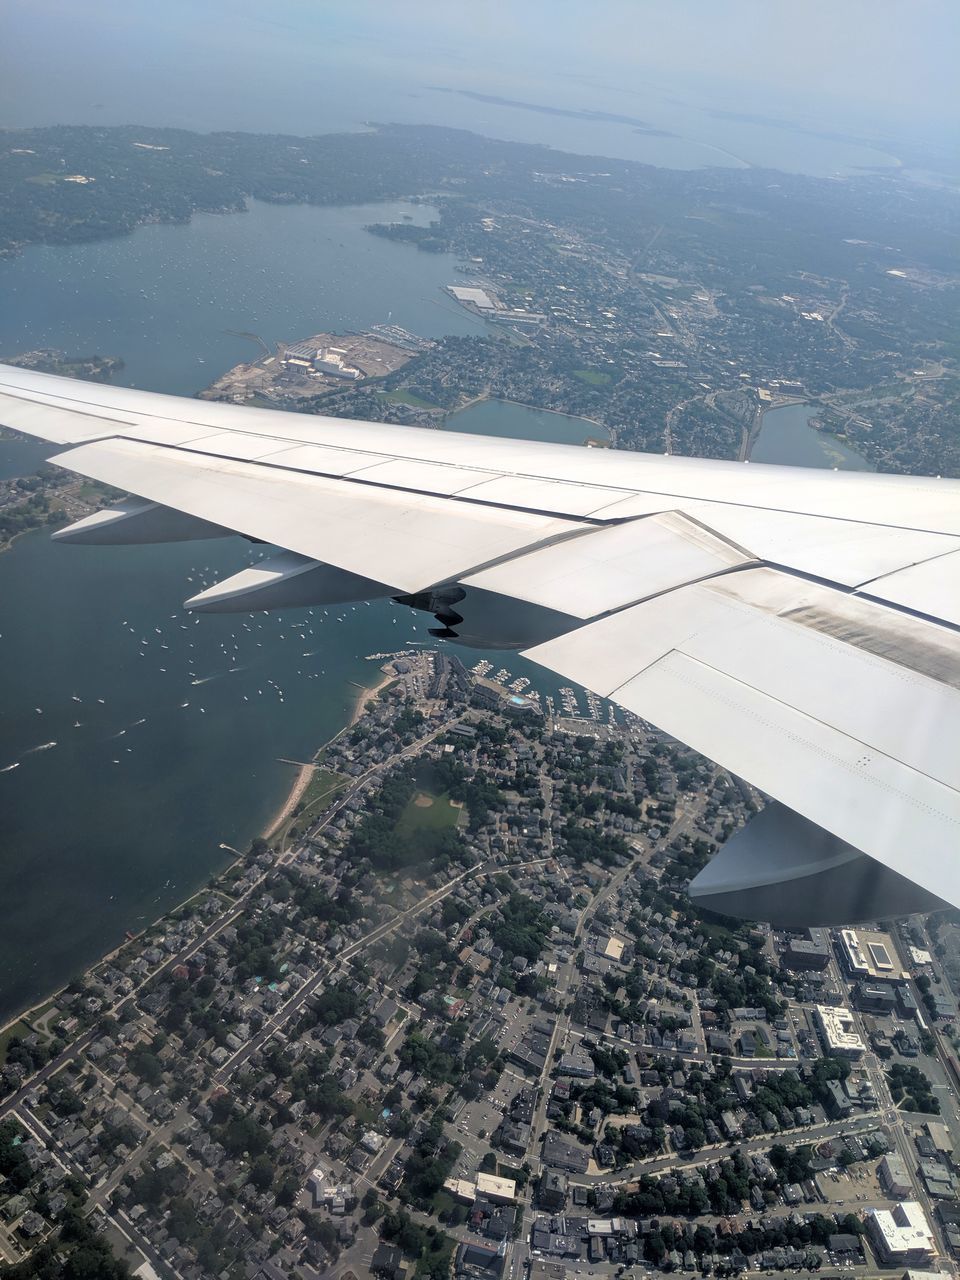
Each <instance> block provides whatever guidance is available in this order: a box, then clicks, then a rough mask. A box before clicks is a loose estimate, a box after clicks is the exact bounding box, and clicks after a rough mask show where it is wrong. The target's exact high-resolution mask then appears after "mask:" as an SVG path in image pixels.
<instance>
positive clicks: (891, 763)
mask: <svg viewBox="0 0 960 1280" xmlns="http://www.w3.org/2000/svg"><path fill="white" fill-rule="evenodd" d="M0 423H2V424H3V425H5V426H8V427H11V428H14V429H16V430H19V431H22V432H25V433H26V434H28V435H35V436H39V437H41V438H42V439H46V440H50V441H52V442H54V443H55V444H57V445H58V446H60V447H61V451H59V452H57V453H54V454H53V455H52V457H51V459H50V460H51V461H52V462H55V463H56V464H57V465H59V466H63V467H66V468H69V469H70V470H72V471H75V472H77V473H78V474H80V475H83V476H87V477H90V478H92V479H94V480H99V481H102V482H104V483H107V484H110V485H113V486H116V487H117V488H118V489H121V490H123V491H125V492H127V493H129V494H130V495H133V496H132V497H130V498H127V499H124V500H123V501H122V502H120V503H118V504H117V505H116V506H114V507H112V508H108V509H107V510H105V511H102V512H98V513H96V514H95V515H92V516H90V517H87V518H86V519H84V520H81V521H78V522H77V523H76V524H75V525H72V526H71V527H70V528H69V529H65V530H61V531H60V532H59V533H57V534H55V535H54V537H55V538H57V539H59V540H63V541H66V542H69V541H74V542H85V543H100V544H104V545H106V544H116V543H137V542H154V541H165V540H180V539H189V538H201V537H217V536H227V535H229V534H234V533H239V534H242V535H244V536H245V537H247V538H250V539H253V540H255V541H259V542H263V543H266V544H269V545H270V546H271V547H273V548H276V551H275V552H274V553H272V554H269V555H267V557H266V558H265V559H264V560H262V561H260V562H259V564H257V565H256V566H254V567H252V568H250V569H246V570H244V571H243V572H241V573H239V574H237V575H235V576H234V577H232V578H230V579H228V580H227V581H225V582H222V583H219V584H217V585H215V586H213V587H211V588H209V589H208V590H207V591H204V592H201V593H200V595H198V596H195V597H193V598H192V599H191V600H189V601H187V607H188V608H191V609H196V610H200V611H222V610H243V611H247V610H255V609H267V608H280V607H285V606H300V605H306V604H311V603H330V602H335V601H336V602H339V601H344V600H358V599H366V598H374V597H377V596H381V597H394V598H397V599H400V600H402V601H403V602H404V603H408V604H411V605H413V606H415V607H418V608H422V609H426V610H428V611H429V612H431V613H433V614H435V616H436V618H437V621H438V623H439V626H438V627H437V628H436V629H435V630H434V632H433V634H435V635H438V636H441V637H443V638H446V639H449V640H453V641H460V642H461V643H463V644H468V645H474V646H476V645H482V646H487V647H493V648H512V649H518V650H520V651H522V652H524V653H525V654H526V655H527V656H528V657H530V658H532V659H533V660H534V661H536V662H539V663H541V664H542V665H544V666H545V667H548V668H549V669H551V670H552V671H555V672H557V673H559V674H560V675H561V676H563V677H565V678H568V679H570V680H572V681H576V682H578V683H580V684H582V685H584V686H585V687H587V688H588V689H592V690H593V691H594V692H596V693H598V694H600V695H603V696H605V697H608V698H611V699H612V700H613V701H615V702H617V703H619V704H621V705H622V706H624V707H626V708H628V709H629V710H630V711H633V712H635V713H636V714H637V715H639V716H641V717H643V718H644V719H645V720H648V721H650V722H651V723H653V724H655V725H657V726H658V727H660V728H661V729H663V730H664V731H666V732H667V733H668V734H671V735H672V736H673V737H675V738H678V739H680V740H681V741H683V742H686V743H688V744H689V745H690V746H692V747H694V748H695V749H696V750H698V751H700V752H702V753H703V754H704V755H706V756H709V757H710V758H711V759H713V760H715V761H716V762H717V763H719V764H721V765H723V766H724V767H725V768H727V769H729V770H730V771H731V772H733V773H734V774H736V775H738V776H740V777H743V778H745V779H747V780H748V781H750V782H751V783H753V784H754V785H755V786H756V787H758V788H759V789H760V790H761V791H763V792H764V793H765V794H766V795H768V796H769V797H771V799H772V801H773V803H772V804H770V805H768V806H767V808H766V809H765V810H764V811H763V812H762V813H761V814H760V815H758V816H757V817H756V818H754V819H753V820H752V821H751V822H750V823H748V824H747V826H746V827H745V828H744V829H743V831H741V832H740V833H739V834H738V835H737V836H735V837H734V838H733V840H731V841H730V842H728V844H727V845H726V846H725V847H724V849H723V850H721V852H720V853H719V854H718V855H717V856H716V857H715V858H714V859H713V860H712V861H711V863H710V864H709V865H708V866H707V868H706V869H705V870H704V871H703V872H701V873H700V875H699V876H698V877H697V878H696V879H695V880H694V882H693V883H692V885H691V894H692V896H693V897H694V898H695V899H696V900H697V901H699V902H700V903H701V904H702V905H704V906H707V907H711V908H713V909H716V910H721V911H725V912H728V913H730V914H738V915H748V916H752V917H755V918H762V919H768V920H771V921H773V922H775V923H782V924H793V923H796V924H811V923H850V922H853V921H855V920H858V919H877V918H881V917H883V916H886V915H894V914H895V915H902V914H906V913H909V912H912V911H917V910H922V909H931V908H932V907H935V906H939V905H942V903H943V902H948V903H952V904H953V905H960V860H958V858H957V850H958V848H960V843H958V837H960V482H958V481H955V480H944V479H927V478H912V477H900V476H882V475H871V474H864V473H850V472H829V471H810V470H804V469H800V468H794V467H777V466H763V465H756V464H749V465H747V464H740V463H731V462H716V461H703V460H698V459H686V458H668V457H657V456H653V455H644V454H635V453H622V452H611V451H609V450H602V449H582V448H574V447H570V446H562V445H547V444H536V443H532V442H527V441H518V440H502V439H493V438H488V437H483V436H470V435H461V434H456V433H443V432H437V431H431V430H425V429H421V428H411V427H398V426H391V425H383V424H376V423H367V422H356V421H352V420H344V419H336V418H324V417H307V416H302V415H298V414H291V413H283V412H279V411H275V410H268V409H254V408H249V407H240V406H235V405H224V404H218V403H210V402H205V401H199V400H185V399H179V398H176V397H171V396H163V395H157V394H153V393H148V392H141V391H136V390H131V389H124V388H116V387H107V386H103V385H100V384H95V383H86V382H77V381H73V380H70V379H65V378H59V377H54V376H52V375H48V374H39V373H35V372H32V371H26V370H20V369H16V368H12V367H8V366H0Z"/></svg>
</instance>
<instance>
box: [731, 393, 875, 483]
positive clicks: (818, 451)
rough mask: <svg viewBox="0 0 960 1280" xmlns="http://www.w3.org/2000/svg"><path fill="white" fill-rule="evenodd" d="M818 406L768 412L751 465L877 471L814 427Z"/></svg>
mask: <svg viewBox="0 0 960 1280" xmlns="http://www.w3.org/2000/svg"><path fill="white" fill-rule="evenodd" d="M818 412H819V407H818V406H817V405H810V404H787V405H783V406H782V407H781V408H779V409H768V410H767V411H766V413H765V414H764V415H763V423H762V425H761V427H760V434H759V435H758V436H757V439H756V442H755V443H754V446H753V449H752V450H751V452H750V461H751V462H779V463H786V464H787V465H788V466H794V467H830V468H834V469H836V470H838V471H873V470H875V468H874V467H873V466H871V464H870V463H869V462H867V460H866V459H865V458H862V457H861V456H860V454H858V453H854V451H853V450H852V449H851V448H849V447H848V446H847V445H845V444H844V443H843V441H841V440H838V439H837V438H836V436H832V435H829V434H827V432H825V431H817V430H816V429H815V428H814V427H811V426H810V420H811V419H812V418H814V417H816V415H817V413H818Z"/></svg>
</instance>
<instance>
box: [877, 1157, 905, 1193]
mask: <svg viewBox="0 0 960 1280" xmlns="http://www.w3.org/2000/svg"><path fill="white" fill-rule="evenodd" d="M877 1176H878V1177H879V1178H880V1185H881V1187H883V1189H884V1191H885V1192H886V1194H887V1195H888V1196H889V1197H890V1199H891V1200H902V1199H903V1198H904V1196H908V1195H909V1194H910V1192H911V1190H912V1188H911V1185H910V1174H909V1173H908V1172H907V1166H906V1165H905V1164H904V1162H903V1157H902V1156H899V1155H897V1154H896V1153H895V1152H891V1153H890V1154H889V1155H886V1156H884V1157H883V1159H882V1160H881V1161H880V1164H879V1165H878V1166H877Z"/></svg>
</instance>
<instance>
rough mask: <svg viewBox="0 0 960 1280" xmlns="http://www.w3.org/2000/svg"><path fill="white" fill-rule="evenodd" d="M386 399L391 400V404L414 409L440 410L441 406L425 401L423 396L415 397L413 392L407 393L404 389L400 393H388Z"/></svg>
mask: <svg viewBox="0 0 960 1280" xmlns="http://www.w3.org/2000/svg"><path fill="white" fill-rule="evenodd" d="M384 399H385V400H389V401H390V403H391V404H408V405H410V407H411V408H413V409H437V408H439V405H435V404H434V403H433V402H432V401H431V400H424V399H423V397H422V396H418V395H414V393H413V392H412V391H405V390H404V389H403V388H401V389H400V390H399V391H388V392H387V394H386V395H385V396H384Z"/></svg>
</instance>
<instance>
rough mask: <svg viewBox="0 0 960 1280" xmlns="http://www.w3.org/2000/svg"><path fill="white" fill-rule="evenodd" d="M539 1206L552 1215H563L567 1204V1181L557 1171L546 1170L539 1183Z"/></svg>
mask: <svg viewBox="0 0 960 1280" xmlns="http://www.w3.org/2000/svg"><path fill="white" fill-rule="evenodd" d="M537 1204H538V1205H539V1206H540V1208H541V1209H549V1210H550V1211H551V1212H552V1213H562V1212H563V1210H564V1209H565V1208H566V1204H567V1179H566V1177H565V1176H564V1174H562V1173H558V1172H557V1171H556V1170H555V1169H544V1170H543V1172H542V1173H541V1174H540V1179H539V1181H538V1182H537Z"/></svg>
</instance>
